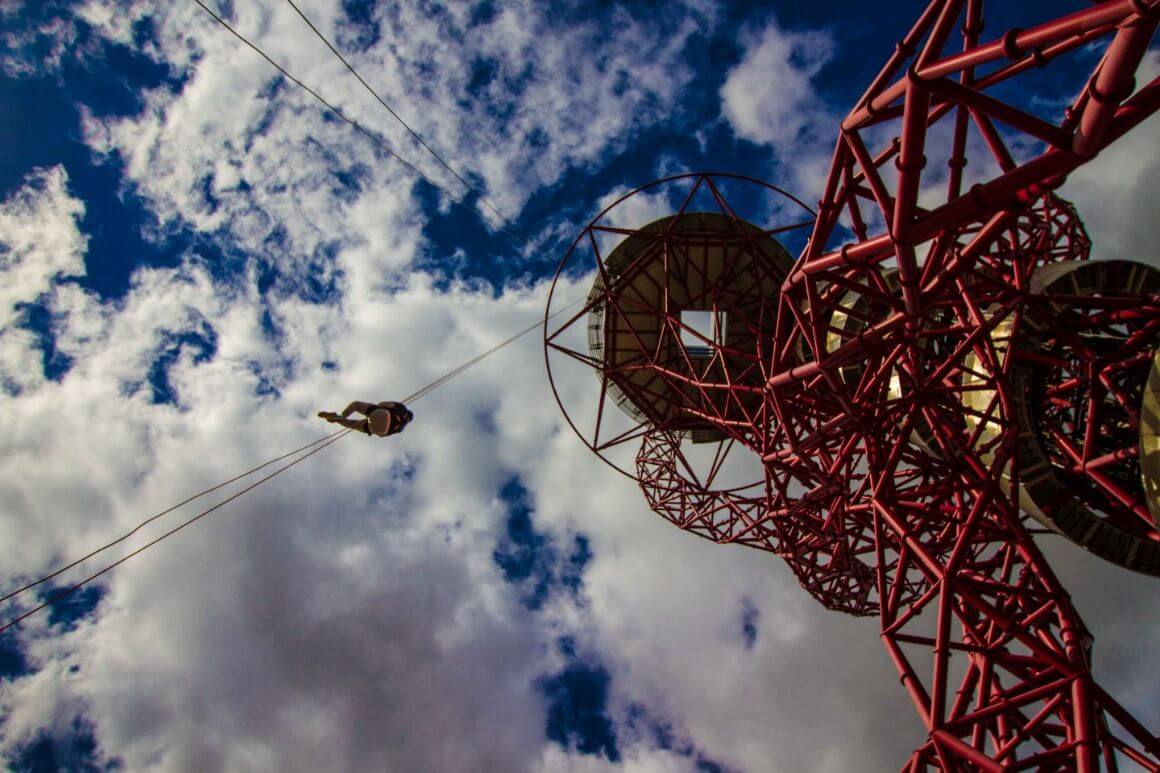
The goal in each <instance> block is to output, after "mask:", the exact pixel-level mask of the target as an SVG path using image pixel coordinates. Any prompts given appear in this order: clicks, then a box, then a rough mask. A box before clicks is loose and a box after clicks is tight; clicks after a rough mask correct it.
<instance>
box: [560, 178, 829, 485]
mask: <svg viewBox="0 0 1160 773" xmlns="http://www.w3.org/2000/svg"><path fill="white" fill-rule="evenodd" d="M813 222H814V213H813V212H812V210H810V209H809V207H807V206H806V205H805V204H804V203H802V202H801V201H799V200H798V199H796V198H794V197H793V196H791V195H789V194H787V193H785V192H784V191H782V190H780V189H779V188H777V187H776V186H772V185H769V184H767V183H763V182H760V181H758V180H753V179H750V178H745V177H740V176H730V175H708V174H690V175H682V176H679V177H673V178H668V179H665V180H661V181H658V182H655V183H651V184H650V185H647V186H644V187H642V188H639V189H637V190H635V191H631V192H629V193H626V194H625V195H623V196H621V197H619V198H618V199H616V200H615V201H613V202H612V203H611V204H610V205H609V206H608V207H607V208H606V209H605V210H604V211H603V212H601V213H600V214H599V215H598V216H597V217H596V218H595V219H593V220H592V222H591V223H589V224H588V225H587V226H586V227H585V228H584V229H583V230H582V231H581V233H580V234H579V235H578V236H577V237H576V239H575V241H574V242H573V244H572V246H571V247H570V249H569V250H568V252H567V254H566V255H565V257H564V259H563V260H562V261H561V263H560V266H559V267H558V269H557V273H556V277H555V279H554V281H553V284H552V289H551V292H550V293H549V298H548V307H547V310H546V312H545V315H546V324H545V329H544V341H545V358H546V361H547V367H548V377H549V382H550V384H551V387H552V390H553V393H554V395H555V397H556V399H557V402H558V403H559V405H560V407H561V410H562V411H563V413H564V416H565V418H566V420H567V421H568V423H569V425H570V426H571V427H572V429H573V430H574V431H575V432H576V434H577V435H578V436H579V437H580V438H581V440H582V441H583V442H584V443H585V444H586V445H587V446H588V447H589V448H590V449H592V450H593V451H594V452H595V453H596V454H598V455H599V456H600V457H601V458H602V459H604V461H605V462H607V463H608V464H610V465H611V466H613V467H614V468H616V469H617V470H619V471H620V472H622V473H624V474H625V475H628V476H629V477H632V478H635V479H638V480H639V476H638V474H637V473H636V470H635V467H636V463H635V458H636V454H637V451H638V449H639V448H640V447H641V444H642V439H643V438H644V436H645V435H646V433H649V432H650V431H655V430H660V431H663V432H667V433H672V434H674V435H675V436H676V437H678V438H680V439H681V440H682V441H684V440H688V441H690V443H691V444H692V445H702V446H705V447H707V446H708V445H711V444H717V443H720V442H723V441H726V440H732V441H734V442H737V441H740V442H742V443H743V444H752V442H753V439H754V432H755V430H754V428H755V426H756V425H758V424H759V423H760V419H759V416H760V415H761V412H762V404H763V400H764V381H765V377H766V376H765V374H766V371H767V368H768V365H767V360H768V357H769V351H768V345H769V343H770V341H771V340H772V331H773V325H774V324H775V321H776V312H777V303H778V300H777V299H778V291H779V288H780V286H781V283H782V281H784V279H785V276H786V274H787V273H788V271H789V270H790V268H791V267H792V263H793V258H792V256H791V253H790V252H789V249H791V248H792V249H794V250H795V251H796V250H798V249H800V248H801V247H802V246H804V244H805V241H806V239H807V237H808V234H809V231H810V229H811V227H812V225H813ZM576 298H583V299H584V300H583V303H582V305H581V306H580V307H579V308H576V309H568V310H567V311H563V312H562V313H560V314H559V316H558V317H557V316H554V315H556V314H557V312H561V310H563V309H565V308H567V306H568V304H569V303H572V302H574V300H575V299H576ZM694 441H696V442H694ZM690 453H692V455H694V456H698V455H700V453H701V452H700V451H699V450H698V451H695V452H692V451H691V452H690ZM750 480H752V479H750Z"/></svg>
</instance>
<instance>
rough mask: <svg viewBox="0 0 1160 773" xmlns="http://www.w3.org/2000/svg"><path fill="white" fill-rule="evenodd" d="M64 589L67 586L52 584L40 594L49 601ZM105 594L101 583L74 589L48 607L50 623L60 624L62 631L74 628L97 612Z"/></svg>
mask: <svg viewBox="0 0 1160 773" xmlns="http://www.w3.org/2000/svg"><path fill="white" fill-rule="evenodd" d="M62 590H65V588H63V587H56V586H50V587H49V588H48V589H46V590H45V591H44V592H43V593H41V594H40V597H41V601H47V600H48V599H50V598H52V597H53V596H55V595H56V594H58V593H60V592H61V591H62ZM104 596H105V588H104V586H101V585H87V586H85V587H84V588H81V589H80V590H76V591H73V592H72V593H70V594H69V595H67V596H65V597H64V598H62V599H60V600H59V601H57V602H56V603H54V604H53V605H52V606H50V607H49V608H48V624H49V625H55V626H60V629H61V631H62V632H63V631H71V630H73V629H74V628H76V627H77V624H78V623H79V622H80V621H81V620H83V619H85V618H86V617H90V616H91V615H93V614H95V613H96V611H97V607H98V606H100V603H101V599H102V598H104Z"/></svg>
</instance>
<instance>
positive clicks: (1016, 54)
mask: <svg viewBox="0 0 1160 773" xmlns="http://www.w3.org/2000/svg"><path fill="white" fill-rule="evenodd" d="M1022 34H1023V30H1021V29H1019V28H1018V27H1012V28H1011V29H1009V30H1007V31H1006V32H1004V33H1003V38H1002V40H1003V55H1004V56H1006V57H1007V58H1008V59H1019V58H1020V57H1022V56H1023V51H1022V49H1020V48H1019V41H1018V40H1017V38H1018V37H1019V36H1020V35H1022Z"/></svg>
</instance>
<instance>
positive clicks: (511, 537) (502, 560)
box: [492, 477, 592, 610]
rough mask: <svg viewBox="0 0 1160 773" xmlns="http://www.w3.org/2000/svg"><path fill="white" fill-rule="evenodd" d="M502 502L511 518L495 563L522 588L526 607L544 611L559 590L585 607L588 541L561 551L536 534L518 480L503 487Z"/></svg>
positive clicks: (581, 540) (577, 539)
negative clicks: (583, 594)
mask: <svg viewBox="0 0 1160 773" xmlns="http://www.w3.org/2000/svg"><path fill="white" fill-rule="evenodd" d="M500 499H502V500H503V501H504V502H505V503H506V504H507V505H508V508H509V510H508V512H509V515H508V521H507V530H506V533H505V534H504V536H503V537H501V539H500V543H499V545H498V546H497V547H496V549H495V552H493V553H492V560H494V561H495V563H496V565H497V566H499V568H500V570H501V571H502V572H503V576H504V579H505V580H507V581H508V582H509V583H511V584H513V585H515V586H517V587H518V588H519V590H520V592H521V601H522V602H523V604H524V606H526V607H527V608H528V609H531V610H538V609H541V608H542V607H543V606H544V604H545V603H546V602H547V601H548V599H549V598H551V596H552V594H553V593H556V592H558V591H560V590H564V591H566V592H568V593H570V594H572V597H573V598H574V599H575V600H576V601H577V602H578V603H582V602H583V599H582V591H583V585H584V569H585V568H586V567H587V565H588V562H589V561H591V559H592V549H591V547H590V546H589V543H588V538H587V537H586V536H584V535H577V536H575V537H574V538H573V541H572V545H571V546H569V547H568V548H566V549H561V548H560V547H559V546H558V545H557V544H556V542H555V540H553V539H552V538H551V537H550V536H549V535H547V534H544V533H542V532H540V531H537V530H536V527H535V523H534V519H533V516H534V511H533V510H532V509H531V508H530V507H529V505H528V492H527V490H526V489H525V488H524V487H523V484H522V483H521V482H520V480H519V478H518V477H517V478H512V479H511V480H510V481H508V483H507V484H505V485H504V487H503V489H501V490H500Z"/></svg>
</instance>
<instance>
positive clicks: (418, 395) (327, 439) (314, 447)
mask: <svg viewBox="0 0 1160 773" xmlns="http://www.w3.org/2000/svg"><path fill="white" fill-rule="evenodd" d="M194 2H195V3H197V4H198V5H199V6H201V8H202V10H204V11H205V12H206V13H208V14H209V15H210V16H211V17H213V19H214V20H215V21H216V22H217V23H218V24H220V25H221V26H222V27H224V28H225V29H226V30H227V31H228V32H230V34H232V35H233V36H234V37H236V38H237V39H238V40H240V41H241V42H242V43H245V44H246V45H247V46H248V47H249V48H251V49H252V50H253V51H254V52H256V53H257V54H258V55H259V56H261V57H262V58H263V59H265V60H266V61H267V62H268V63H269V64H270V65H271V66H272V67H274V68H275V69H276V70H277V71H278V72H279V73H281V74H282V75H283V76H284V77H285V78H287V79H288V80H290V81H291V82H293V83H294V84H296V85H297V86H298V87H299V88H301V89H302V90H304V91H306V92H307V93H308V94H310V95H311V96H312V97H314V98H315V99H316V100H317V101H318V102H319V103H321V104H322V105H323V106H325V107H326V109H327V110H329V111H330V112H331V113H333V114H334V115H335V116H337V117H338V118H340V119H342V120H343V121H345V122H346V123H348V124H350V126H352V127H353V128H354V129H356V130H357V131H358V132H359V133H361V134H363V135H364V136H365V137H367V138H368V139H370V140H371V141H372V142H374V143H375V144H376V145H378V146H379V147H380V148H382V150H384V151H385V152H386V153H387V154H388V155H389V156H390V157H392V158H394V159H395V160H396V161H399V162H400V163H401V164H403V165H404V166H405V167H407V169H409V170H410V171H412V172H413V173H414V174H415V175H417V176H418V177H419V178H420V179H422V180H423V181H424V182H426V183H427V184H428V185H430V186H431V187H433V188H435V189H436V190H439V191H441V192H442V193H444V194H446V195H447V196H448V197H449V198H451V199H452V201H454V202H455V203H456V204H458V205H459V206H461V207H464V208H465V209H470V210H471V211H472V212H473V213H475V214H476V215H479V212H478V210H476V209H475V208H473V207H470V206H468V205H467V204H466V203H465V202H463V201H461V200H459V199H457V198H455V197H454V196H452V195H451V194H450V193H449V192H448V191H447V190H445V189H444V188H442V187H441V186H440V185H438V184H437V183H435V182H434V181H433V180H432V179H431V178H429V177H427V175H425V174H423V172H421V171H420V170H419V169H418V168H417V167H416V166H415V165H414V164H412V163H411V162H409V161H407V160H406V159H405V158H403V157H402V156H400V155H399V154H398V153H397V152H396V151H395V150H394V149H392V148H391V147H390V146H389V145H387V143H386V142H385V141H384V140H383V139H382V138H381V137H379V136H378V135H376V134H374V133H373V132H371V131H370V130H369V129H367V128H365V127H364V126H362V124H360V123H358V122H357V121H355V120H354V119H353V118H350V117H349V116H347V115H346V114H345V113H344V112H342V110H340V109H339V108H338V107H336V106H335V105H333V104H331V103H330V102H328V101H327V100H326V99H325V98H324V97H323V96H322V95H321V94H319V93H318V92H317V91H315V90H314V89H312V88H310V87H309V86H307V85H306V84H305V83H304V82H302V81H301V80H299V79H298V78H296V77H295V76H293V75H291V74H290V72H289V71H288V70H286V68H285V67H283V66H282V65H280V64H278V62H276V61H274V60H273V59H272V58H271V57H270V56H269V55H267V54H266V52H265V51H263V50H262V49H261V48H259V47H258V46H257V45H256V44H254V43H253V42H251V41H250V40H249V39H248V38H246V37H245V36H244V35H242V34H241V33H240V32H238V31H237V30H236V29H234V28H233V27H232V26H231V25H230V24H229V22H227V21H226V20H225V19H224V18H222V17H221V16H220V15H218V14H217V13H215V12H214V11H213V9H211V8H210V7H209V6H207V5H206V4H205V3H204V2H202V0H194ZM286 2H287V3H289V5H290V7H291V8H293V9H294V10H295V11H296V12H297V13H298V15H299V16H300V17H301V18H302V20H303V21H304V22H306V25H307V26H308V27H310V29H311V30H312V31H313V32H314V34H315V35H316V36H318V38H319V39H320V40H322V42H323V43H325V44H326V46H327V47H328V48H329V49H330V50H331V52H332V53H333V54H334V55H335V56H336V57H338V59H339V60H340V61H341V62H342V63H343V64H344V65H345V66H346V68H347V70H349V71H350V73H351V74H352V75H354V77H355V78H357V79H358V81H359V83H361V84H362V85H363V87H364V88H365V89H366V90H367V91H368V92H370V94H371V95H372V96H373V97H374V98H375V99H376V100H377V101H378V102H379V104H380V105H382V106H383V107H384V108H385V109H386V110H387V112H389V113H390V114H391V115H392V116H393V117H394V118H395V120H397V121H398V122H399V123H400V124H402V126H403V128H405V129H406V130H407V131H408V132H409V133H410V134H411V136H412V137H414V138H415V140H417V141H418V142H419V144H420V145H422V146H423V147H424V148H425V149H426V150H427V152H428V153H430V154H431V155H432V156H434V157H435V159H436V160H438V161H439V163H440V164H442V165H443V167H444V168H446V169H447V171H449V172H450V173H451V174H452V175H454V176H455V179H457V180H458V181H459V182H460V183H462V184H463V185H464V186H465V187H466V188H467V189H468V190H469V191H471V192H472V193H474V194H475V195H476V196H477V197H478V198H479V200H480V202H481V203H482V204H483V205H484V206H486V207H487V208H488V209H489V210H491V211H492V212H493V213H494V214H495V215H496V216H497V217H498V218H500V219H501V220H502V221H503V222H504V227H502V228H501V229H500V230H502V231H504V233H506V234H507V235H508V236H510V237H512V238H513V239H517V240H519V241H521V242H523V243H525V244H527V243H528V240H527V239H525V238H523V237H520V236H518V235H517V234H515V233H514V232H513V231H512V230H511V229H512V227H513V224H512V222H511V221H510V220H509V219H508V218H507V217H505V216H504V214H503V213H502V212H500V211H499V210H498V209H496V208H495V207H494V206H493V205H492V204H491V202H490V201H488V200H487V198H486V197H485V196H484V195H483V194H482V193H481V192H480V191H478V190H477V189H476V188H475V187H474V186H472V185H471V184H470V183H469V182H468V181H467V180H465V179H464V178H463V177H462V176H461V175H460V174H459V173H458V172H456V171H455V169H453V168H452V167H451V165H450V164H448V163H447V161H445V160H444V159H443V157H442V156H441V155H439V153H438V152H437V151H436V150H435V149H434V148H432V147H431V146H430V145H429V144H427V142H426V141H424V140H423V138H422V137H421V136H419V134H418V133H417V132H416V131H415V130H414V129H412V128H411V127H410V126H409V125H408V124H407V122H406V121H404V120H403V118H402V117H401V116H399V114H398V113H396V112H395V111H394V110H393V109H392V108H391V106H390V105H389V104H387V102H386V101H385V100H384V99H383V98H382V97H381V96H379V94H378V93H377V92H375V90H374V89H373V88H372V87H371V86H370V84H368V83H367V82H366V81H365V80H364V79H363V78H362V76H361V75H359V74H358V72H357V71H356V70H355V68H354V66H353V65H351V64H350V62H349V61H348V60H347V59H346V58H345V57H344V56H343V55H342V54H341V53H340V52H339V51H338V49H336V48H335V47H334V45H333V44H332V43H331V42H330V40H329V39H327V37H326V36H325V35H323V34H322V32H321V31H320V30H319V29H318V28H317V27H316V26H315V25H314V23H313V22H312V21H311V20H310V19H309V18H308V17H307V16H306V14H305V13H303V12H302V10H301V9H300V8H299V7H298V6H297V5H296V4H295V3H294V0H286ZM581 300H583V299H582V298H581V299H577V300H575V301H573V302H572V303H570V304H568V305H567V306H565V307H563V308H561V309H558V310H557V311H555V312H553V313H552V314H551V315H549V316H548V317H547V318H545V319H543V320H539V321H537V322H536V323H534V324H532V325H531V326H529V327H527V328H525V329H523V330H521V331H520V332H518V333H516V334H515V335H513V336H511V337H510V338H507V339H505V340H504V341H501V342H500V343H498V344H496V345H495V346H493V347H491V348H490V349H488V350H486V351H484V352H482V353H480V354H478V355H476V356H475V357H473V358H472V359H470V360H467V361H466V362H464V363H463V364H461V365H459V366H457V367H455V368H452V369H451V370H449V371H447V372H446V373H444V374H443V375H441V376H440V377H439V378H437V379H435V380H434V381H432V382H431V383H429V384H427V385H426V386H424V387H422V388H421V389H419V390H418V391H416V392H414V393H413V394H411V395H410V396H408V397H406V398H404V400H403V402H404V403H413V402H415V401H417V400H420V399H422V398H423V397H425V396H426V395H428V394H430V393H431V392H434V391H435V390H436V389H439V388H440V387H441V386H443V385H444V384H446V383H447V382H448V381H451V380H452V379H454V378H455V377H457V376H459V375H461V374H463V373H465V372H466V371H468V370H469V369H471V368H472V367H473V366H474V365H476V364H478V363H479V362H481V361H482V360H484V359H486V358H488V357H490V356H491V355H492V354H494V353H496V352H497V351H499V350H500V349H503V348H504V347H505V346H507V345H509V344H511V343H513V342H514V341H516V340H518V339H520V338H522V337H523V336H525V335H527V334H528V333H530V332H532V331H533V330H535V329H536V328H538V327H540V326H541V325H545V324H546V323H547V320H549V319H552V318H554V317H556V316H558V315H560V314H562V313H564V312H565V311H567V310H568V309H571V308H572V307H574V306H576V305H577V304H578V303H580V302H581ZM352 431H353V430H350V429H344V430H339V431H337V432H335V433H332V434H330V435H326V436H324V437H321V438H318V439H317V440H314V441H311V442H310V443H307V444H306V445H304V446H302V447H301V448H297V449H295V450H293V451H290V452H288V453H285V454H282V455H281V456H277V457H275V458H273V459H270V460H269V461H266V462H263V463H261V464H259V465H258V466H256V467H252V468H251V469H249V470H247V471H246V472H243V473H241V474H239V475H235V476H234V477H232V478H230V479H229V480H226V481H223V482H222V483H219V484H217V485H215V486H211V487H210V488H207V489H205V490H204V491H201V492H199V493H197V494H194V495H193V496H191V497H188V498H186V499H184V500H182V501H181V502H178V503H177V504H175V505H172V506H171V507H168V508H166V509H165V510H162V511H161V512H159V513H156V514H154V515H151V516H149V517H148V518H146V519H145V520H143V521H141V522H140V523H138V524H137V525H136V526H134V527H133V528H132V529H130V530H129V531H127V532H125V533H124V534H122V535H121V536H119V537H117V538H115V539H113V540H111V541H109V542H107V543H105V544H104V545H101V546H100V547H98V548H95V549H93V550H91V551H90V552H88V553H87V554H85V555H84V556H81V557H80V558H78V559H76V560H74V561H72V562H70V563H69V564H66V565H65V566H62V567H60V568H58V569H56V570H54V571H52V572H51V573H49V574H47V575H44V576H43V577H41V578H39V579H37V580H35V581H33V582H30V583H27V584H25V585H23V586H21V587H20V588H17V589H16V590H13V591H11V592H10V593H8V594H6V595H4V596H3V597H0V603H3V602H5V601H9V600H10V599H13V598H15V597H16V596H18V595H20V594H22V593H25V592H27V591H29V590H32V589H33V588H36V587H38V586H40V585H42V584H44V583H46V582H48V581H50V580H52V579H54V578H56V577H59V576H60V575H61V574H63V573H64V572H67V571H68V570H69V569H72V568H74V567H76V566H77V565H79V564H81V563H83V562H85V561H87V560H89V559H90V558H93V557H94V556H96V555H98V554H99V553H102V552H104V551H106V550H108V549H110V548H112V547H115V546H116V545H119V544H120V543H122V542H124V541H125V540H127V539H129V538H130V537H132V536H133V535H134V534H136V533H137V532H139V531H140V530H141V529H143V528H145V527H146V526H148V525H149V524H151V523H153V522H154V521H156V520H158V519H159V518H161V517H162V516H165V515H168V514H169V513H171V512H173V511H174V510H177V509H178V508H180V507H182V506H184V505H187V504H189V503H190V502H193V501H194V500H196V499H199V498H200V497H203V496H205V495H206V494H211V493H213V492H215V491H218V490H219V489H221V488H224V487H225V486H228V485H229V484H231V483H235V482H237V481H239V480H242V479H243V478H246V477H248V476H250V475H252V474H253V473H255V472H257V471H258V470H261V469H263V468H265V467H268V466H270V465H271V464H275V463H277V462H280V461H282V460H284V459H288V458H290V457H292V456H295V455H296V454H299V453H302V452H303V451H307V453H305V454H303V455H302V456H300V457H298V458H297V459H294V460H293V461H291V462H289V463H287V464H285V465H283V466H282V467H279V468H278V469H277V470H275V471H274V472H272V473H270V474H269V475H267V476H265V477H263V478H261V479H259V480H258V481H256V482H255V483H252V484H250V485H249V486H247V487H245V488H243V489H242V490H241V491H238V492H237V493H235V494H233V495H231V496H229V497H227V498H226V499H224V500H222V501H221V502H219V503H217V504H216V505H213V506H212V507H209V508H207V509H205V510H202V511H201V512H199V513H198V514H197V515H194V516H193V517H191V518H189V519H188V520H186V521H183V522H182V523H180V524H178V525H177V526H175V527H174V528H172V529H170V530H169V531H167V532H164V533H163V534H161V535H160V536H158V537H156V538H155V539H153V540H150V541H149V542H147V543H145V544H144V545H142V546H140V547H138V548H136V549H135V550H133V551H131V552H129V553H127V554H126V555H124V556H122V557H121V558H120V559H118V560H116V561H114V562H112V563H110V564H108V565H106V566H105V567H104V568H102V569H100V570H99V571H97V572H95V573H94V574H91V575H89V576H88V577H86V578H85V579H83V580H81V581H80V582H77V583H75V584H73V585H70V586H69V587H68V588H66V589H64V590H62V591H60V592H59V593H55V594H53V595H52V596H51V597H50V598H48V599H46V600H45V601H43V602H42V603H41V604H40V605H38V606H36V607H34V608H32V609H30V610H28V611H27V612H24V613H23V614H21V615H19V616H18V617H16V618H14V619H13V620H11V621H9V622H8V623H5V624H4V625H3V626H2V627H0V633H3V632H4V631H7V630H8V629H9V628H12V627H13V626H15V625H17V624H19V623H20V622H21V621H23V620H24V619H26V618H28V617H29V616H30V615H33V614H35V613H37V612H39V611H40V610H42V609H44V608H46V607H48V606H51V605H52V604H55V603H56V602H57V601H59V600H61V599H63V598H65V597H66V596H69V595H71V594H72V593H75V592H76V591H77V590H79V589H80V588H82V587H84V586H85V585H87V584H89V583H90V582H92V581H93V580H95V579H97V578H98V577H100V576H102V575H103V574H105V573H106V572H109V571H111V570H112V569H114V568H115V567H117V566H119V565H121V564H122V563H124V562H125V561H128V560H129V559H130V558H132V557H134V556H136V555H139V554H140V553H142V552H144V551H145V550H147V549H149V548H151V547H153V546H154V545H156V544H157V543H159V542H161V541H162V540H165V539H167V538H168V537H170V536H172V535H174V534H176V533H177V532H178V531H181V530H182V529H184V528H185V527H186V526H189V525H190V524H192V523H195V522H197V521H199V520H201V519H202V518H204V517H205V516H207V515H209V514H210V513H212V512H214V511H215V510H218V509H219V508H221V507H223V506H224V505H226V504H228V503H229V502H232V501H233V500H235V499H237V498H239V497H241V496H242V495H243V494H246V493H248V492H250V491H252V490H254V489H255V488H257V487H258V486H260V485H262V484H263V483H265V482H266V481H268V480H270V479H272V478H274V477H276V476H277V475H280V474H281V473H282V472H285V471H286V470H288V469H290V468H291V467H293V466H294V465H296V464H298V463H299V462H302V461H304V460H306V459H308V458H310V457H311V456H313V455H314V454H316V453H318V452H319V451H321V450H322V449H324V448H326V447H327V446H329V445H332V444H334V443H335V442H337V441H338V440H339V439H341V438H343V437H345V436H346V435H348V434H350V433H351V432H352ZM308 449H309V450H308Z"/></svg>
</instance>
